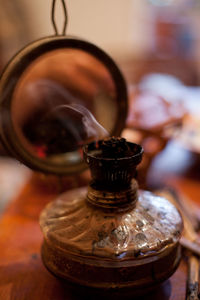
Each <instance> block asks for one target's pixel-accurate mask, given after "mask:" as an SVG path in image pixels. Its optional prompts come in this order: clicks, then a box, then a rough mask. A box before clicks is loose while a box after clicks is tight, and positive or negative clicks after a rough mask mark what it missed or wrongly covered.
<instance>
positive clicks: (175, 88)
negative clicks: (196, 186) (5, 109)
mask: <svg viewBox="0 0 200 300" xmlns="http://www.w3.org/2000/svg"><path fill="white" fill-rule="evenodd" d="M58 2H59V1H58ZM51 4H52V1H50V0H44V1H40V0H34V1H28V0H15V1H12V2H10V1H4V0H0V70H3V67H4V66H5V65H6V63H7V62H8V61H9V59H10V58H11V57H12V55H14V54H15V53H16V51H18V50H19V49H20V48H22V47H24V46H25V45H26V44H27V43H29V42H31V41H33V40H36V39H39V38H42V37H44V36H48V35H53V34H54V31H53V27H52V24H51V19H50V12H51ZM66 4H67V8H68V15H69V23H68V27H67V34H70V35H75V36H78V37H80V38H82V39H85V40H88V41H90V42H92V43H94V44H96V45H97V46H99V47H101V48H103V49H104V50H105V51H106V52H107V53H108V54H110V55H111V56H112V58H114V60H115V61H116V62H117V63H118V65H119V67H120V69H121V70H122V72H123V74H124V77H125V79H126V82H127V87H128V93H129V112H128V117H127V121H126V128H125V129H124V131H123V133H122V135H123V136H124V137H126V138H127V139H129V140H131V141H134V142H138V143H141V144H142V145H143V147H144V149H145V157H144V160H143V163H142V165H141V167H140V169H141V171H140V172H139V175H138V176H139V179H140V181H141V185H142V186H144V187H147V188H153V187H157V186H160V185H162V180H163V179H162V178H164V177H165V176H169V174H183V173H184V172H185V174H186V173H187V174H189V175H188V176H194V177H195V178H197V179H199V177H200V176H199V166H200V163H199V161H200V159H199V157H200V35H199V31H200V1H199V0H140V1H138V0H126V1H121V0H109V1H106V0H101V1H94V0H84V1H81V0H73V1H67V3H66ZM56 15H57V23H58V25H59V28H62V23H63V11H62V6H61V5H57V7H56ZM5 159H7V162H8V164H7V163H5ZM2 164H3V167H4V170H5V172H1V173H0V186H1V189H2V190H3V189H4V190H6V189H7V186H6V182H7V178H8V176H10V174H12V175H13V180H15V179H14V178H16V174H15V173H14V172H10V168H12V166H13V170H16V166H17V168H19V169H20V172H18V180H17V182H15V183H13V184H15V185H16V189H17V188H20V184H21V183H22V182H24V179H25V178H26V179H27V174H29V172H30V171H29V170H28V169H27V168H26V167H23V166H21V165H19V164H18V163H17V162H15V161H13V160H10V159H8V158H5V157H3V158H2ZM6 168H7V169H6ZM7 170H8V171H7ZM158 173H159V174H161V175H163V176H164V177H162V176H161V175H159V176H158ZM8 174H9V175H8ZM20 174H21V175H20ZM191 174H192V175H191ZM4 186H5V188H4ZM16 189H15V192H16ZM9 197H11V195H9ZM9 197H8V195H7V194H6V196H5V200H2V201H1V203H7V199H8V198H9ZM3 207H4V204H2V208H3Z"/></svg>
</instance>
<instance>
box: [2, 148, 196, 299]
mask: <svg viewBox="0 0 200 300" xmlns="http://www.w3.org/2000/svg"><path fill="white" fill-rule="evenodd" d="M162 155H164V157H161V158H159V159H160V161H159V159H158V160H157V161H155V163H154V166H153V167H152V168H151V174H152V176H150V177H151V178H152V183H153V184H154V185H156V184H158V183H159V184H163V183H166V184H168V185H170V186H173V187H175V188H176V189H177V190H178V191H180V192H181V193H182V194H184V195H185V196H188V197H190V198H191V199H192V201H194V202H196V203H197V204H198V203H199V204H200V202H199V201H200V200H199V195H200V186H199V178H198V175H197V176H190V175H189V176H188V175H187V174H186V173H184V172H182V171H180V170H178V171H177V170H172V172H171V173H170V166H169V164H168V165H167V166H168V169H167V168H165V165H166V162H165V159H166V157H167V155H168V154H166V153H165V154H162ZM163 160H164V166H163V165H162V161H163ZM185 162H186V161H185ZM183 163H184V160H183ZM172 165H173V164H172ZM172 169H173V168H172ZM181 172H182V173H181ZM197 172H198V170H197ZM192 174H193V175H194V174H195V173H194V172H193V173H192ZM85 176H86V177H87V176H88V175H87V174H85ZM156 178H157V179H156ZM158 178H159V180H158ZM86 181H87V179H86ZM86 181H85V182H84V181H83V180H82V178H80V177H77V178H68V179H66V181H65V184H66V186H68V188H74V187H76V186H79V185H83V184H85V183H86ZM11 188H12V187H11ZM59 192H60V185H59V183H58V182H55V181H54V179H50V180H49V181H48V183H47V182H46V180H43V179H41V178H40V176H39V178H38V176H37V175H33V176H32V177H31V179H30V180H29V182H28V184H26V185H25V186H24V187H23V189H22V190H21V192H20V194H19V195H18V196H17V197H16V198H15V199H14V200H13V201H12V202H11V204H10V205H9V207H8V208H7V210H6V212H5V213H4V214H3V217H2V219H1V220H0V299H1V300H67V299H69V300H70V299H83V298H84V296H83V294H80V295H79V296H75V294H74V293H73V292H71V291H70V290H69V289H68V288H67V287H66V286H65V285H64V284H63V283H62V282H61V281H60V280H58V279H56V278H55V277H54V276H52V275H51V274H50V273H49V272H48V271H47V270H46V269H45V267H44V266H43V264H42V261H41V256H40V247H41V243H42V234H41V231H40V228H39V223H38V217H39V214H40V211H41V210H42V208H43V207H44V206H45V205H46V204H47V203H48V202H49V201H51V200H53V199H54V198H55V197H56V195H57V194H59ZM186 273H187V265H186V263H185V261H183V260H182V262H181V264H180V266H179V268H178V270H177V271H176V272H175V274H174V275H173V276H172V277H171V278H170V279H169V280H168V281H166V282H165V283H164V284H163V285H162V286H161V287H160V288H159V289H157V290H156V291H155V292H154V293H153V294H151V295H150V294H148V295H147V296H146V297H143V298H142V299H154V300H156V299H159V300H161V299H162V300H183V299H185V286H186ZM86 299H89V297H86ZM91 299H94V298H93V297H91ZM123 299H124V298H123Z"/></svg>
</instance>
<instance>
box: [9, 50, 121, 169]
mask: <svg viewBox="0 0 200 300" xmlns="http://www.w3.org/2000/svg"><path fill="white" fill-rule="evenodd" d="M116 94H117V92H116V87H115V83H114V81H113V78H112V75H111V73H110V71H109V70H108V69H107V68H106V66H105V65H104V64H103V63H102V62H101V61H99V60H97V58H95V57H94V56H92V55H91V54H89V53H87V52H85V51H83V50H79V49H72V48H66V49H61V50H55V51H51V52H49V53H48V54H45V55H43V56H41V57H40V58H39V59H37V60H36V61H34V62H33V63H32V64H31V65H30V66H29V67H28V68H27V69H26V71H25V72H24V74H23V75H22V76H21V78H20V80H19V81H18V84H17V86H16V89H15V92H14V96H13V99H12V107H11V116H12V122H13V126H14V130H15V133H16V134H17V137H18V139H19V140H20V142H21V144H22V145H23V147H24V148H25V150H26V151H28V152H29V153H31V154H32V155H33V156H35V157H37V158H39V159H43V160H47V161H51V162H53V163H56V164H63V163H65V162H67V164H69V163H72V164H73V163H74V162H75V163H76V162H78V161H80V160H81V154H80V149H81V147H82V145H83V144H84V143H87V142H89V141H91V140H95V139H101V138H103V137H105V136H108V135H109V133H111V132H112V130H113V127H114V125H115V123H116V119H117V113H118V112H117V103H116V102H117V99H116V98H117V96H116ZM104 128H105V129H104Z"/></svg>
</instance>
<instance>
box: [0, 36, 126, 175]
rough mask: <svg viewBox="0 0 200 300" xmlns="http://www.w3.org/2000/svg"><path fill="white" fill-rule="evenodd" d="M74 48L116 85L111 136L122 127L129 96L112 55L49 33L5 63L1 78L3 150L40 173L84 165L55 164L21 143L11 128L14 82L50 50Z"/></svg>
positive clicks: (62, 172) (70, 171)
mask: <svg viewBox="0 0 200 300" xmlns="http://www.w3.org/2000/svg"><path fill="white" fill-rule="evenodd" d="M65 48H74V49H79V50H83V51H85V52H87V53H89V54H91V55H93V56H94V57H95V58H96V59H98V60H99V61H101V62H102V64H104V66H105V67H106V68H107V69H108V71H109V72H110V74H111V77H112V78H113V82H114V84H115V87H116V95H117V97H116V102H117V105H118V109H117V114H118V115H117V118H116V123H115V124H114V128H113V131H112V132H111V133H110V135H111V136H119V135H120V133H121V131H122V129H123V128H124V126H125V120H126V116H127V106H128V100H127V99H128V96H127V89H126V83H125V80H124V78H123V75H122V73H121V71H120V70H119V68H118V67H117V65H116V63H115V62H114V61H113V60H112V58H111V57H110V56H109V55H107V54H106V53H105V52H104V51H103V50H101V49H100V48H99V47H97V46H95V45H94V44H92V43H90V42H87V41H84V40H80V39H78V38H75V37H68V36H67V37H66V36H50V37H46V38H42V39H40V40H37V41H35V42H33V43H31V44H29V45H28V46H26V47H25V48H23V49H22V50H21V51H19V52H18V53H17V54H16V55H15V56H14V57H13V58H12V59H11V61H10V62H9V63H8V65H7V66H6V68H5V69H4V71H3V73H2V76H1V78H0V116H1V118H0V130H1V139H2V143H3V145H4V147H5V148H6V150H7V151H8V152H9V153H10V154H11V155H12V156H13V157H15V158H16V159H18V160H19V161H21V162H22V163H23V164H25V165H26V166H28V167H30V168H31V169H33V170H36V171H40V172H42V173H51V174H57V175H67V174H73V173H76V172H80V171H83V170H84V169H85V168H86V164H85V163H84V162H83V161H82V162H80V163H76V164H74V165H72V164H69V165H67V164H63V165H56V164H55V163H51V162H48V163H47V162H45V160H42V159H39V158H37V157H34V156H33V155H32V154H30V153H29V152H28V151H27V150H26V149H25V148H24V147H23V145H22V144H21V142H20V140H19V139H18V137H17V134H16V132H15V130H14V127H13V123H12V118H11V104H12V97H13V93H14V91H15V88H16V85H17V83H18V81H19V79H20V77H21V75H22V74H23V73H24V71H25V70H26V69H27V68H28V67H29V66H30V64H31V63H33V62H34V60H36V59H37V58H39V57H40V56H42V55H43V54H46V53H48V52H50V51H53V50H59V49H65Z"/></svg>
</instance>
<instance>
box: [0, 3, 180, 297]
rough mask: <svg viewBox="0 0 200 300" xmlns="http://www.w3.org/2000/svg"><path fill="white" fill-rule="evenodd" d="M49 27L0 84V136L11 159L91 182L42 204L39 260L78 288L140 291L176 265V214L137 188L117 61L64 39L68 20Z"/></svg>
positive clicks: (138, 154)
mask: <svg viewBox="0 0 200 300" xmlns="http://www.w3.org/2000/svg"><path fill="white" fill-rule="evenodd" d="M62 3H63V4H64V1H62ZM54 6H55V1H53V9H54V8H55V7H54ZM64 8H65V6H64ZM53 21H54V19H53ZM53 24H54V26H55V21H54V22H53ZM65 25H66V22H65ZM55 31H56V36H53V37H47V38H44V39H41V40H38V41H36V42H33V43H32V44H30V45H28V46H27V47H25V48H24V49H23V50H21V51H20V52H19V53H18V54H17V55H16V56H15V57H14V58H13V59H12V60H11V62H10V63H9V64H8V66H7V68H6V69H5V71H4V72H3V75H2V77H1V83H0V96H1V137H2V141H3V144H4V146H5V147H6V148H7V150H8V151H9V152H10V153H11V154H12V155H13V156H14V157H16V158H17V159H18V160H20V161H22V162H23V163H24V164H26V165H27V166H29V167H31V168H32V169H34V170H37V171H40V172H43V173H50V174H56V175H58V176H61V175H68V174H72V173H73V174H77V173H78V172H80V171H82V170H83V169H85V168H86V165H87V164H88V165H89V167H90V170H91V178H92V180H91V183H90V185H89V186H88V187H83V188H78V189H74V190H69V191H66V192H65V193H64V194H62V195H60V196H59V197H58V198H57V199H56V200H55V201H53V202H52V203H50V204H49V205H47V207H46V208H45V209H44V210H43V212H42V214H41V217H40V225H41V229H42V232H43V235H44V242H43V246H42V259H43V262H44V264H45V266H46V267H47V268H48V269H49V270H50V271H51V272H52V273H53V274H54V275H56V276H57V277H60V278H62V279H64V280H66V281H69V282H72V283H75V284H78V285H81V286H86V287H88V288H94V289H100V290H103V291H108V290H117V291H119V292H122V293H124V292H126V291H131V293H132V294H135V295H136V294H140V293H141V292H143V291H144V290H145V291H146V292H147V291H148V290H149V289H151V288H153V287H155V286H157V285H158V284H159V283H160V282H162V281H164V280H166V279H167V278H169V277H170V276H171V275H172V273H173V272H174V271H175V270H176V268H177V266H178V264H179V261H180V257H181V254H180V245H179V239H180V234H181V231H182V220H181V216H180V214H179V212H178V211H177V210H176V208H175V207H174V206H173V205H172V204H170V203H169V202H168V201H167V200H166V199H164V198H162V197H158V196H155V195H154V194H152V193H150V192H147V191H140V190H138V184H137V181H136V166H137V165H138V164H139V163H140V161H141V159H142V153H143V150H142V147H141V146H140V145H137V144H134V143H131V142H127V141H126V140H125V139H123V138H120V137H119V136H120V132H121V130H122V129H123V127H124V126H125V119H126V114H127V91H126V85H125V81H124V78H123V76H122V74H121V72H120V70H119V69H118V67H117V66H116V64H115V62H114V61H113V60H112V59H111V58H110V57H109V56H108V55H107V54H106V53H105V52H104V51H103V50H101V49H99V48H98V47H97V46H95V45H93V44H91V43H89V42H86V41H83V40H80V39H77V38H74V37H66V36H65V35H64V33H65V27H64V30H63V34H62V35H61V36H59V35H58V34H57V30H55ZM99 123H100V124H101V126H100V125H97V124H99ZM102 127H103V128H105V129H106V130H107V131H106V132H108V135H109V136H111V137H110V138H109V137H105V131H104V130H103V131H102ZM99 128H101V130H100V131H99ZM99 132H100V133H99ZM102 132H103V134H102ZM82 149H83V150H82ZM82 154H83V155H82ZM82 156H84V161H85V162H83V157H82Z"/></svg>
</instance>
